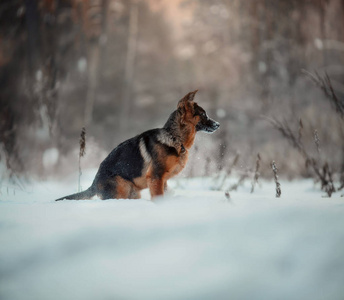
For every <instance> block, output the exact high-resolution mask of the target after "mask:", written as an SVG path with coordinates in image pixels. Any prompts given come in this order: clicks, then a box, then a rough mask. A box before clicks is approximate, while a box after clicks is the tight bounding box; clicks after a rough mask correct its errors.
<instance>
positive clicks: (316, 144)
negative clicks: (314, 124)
mask: <svg viewBox="0 0 344 300" xmlns="http://www.w3.org/2000/svg"><path fill="white" fill-rule="evenodd" d="M314 143H315V146H316V147H317V151H318V153H320V139H319V136H318V131H317V130H316V129H314Z"/></svg>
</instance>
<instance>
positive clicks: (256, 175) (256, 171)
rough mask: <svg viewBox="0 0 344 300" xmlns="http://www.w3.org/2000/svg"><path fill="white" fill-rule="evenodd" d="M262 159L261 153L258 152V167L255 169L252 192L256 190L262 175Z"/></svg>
mask: <svg viewBox="0 0 344 300" xmlns="http://www.w3.org/2000/svg"><path fill="white" fill-rule="evenodd" d="M260 161H261V158H260V154H259V153H258V154H257V160H256V169H255V171H254V177H253V181H252V188H251V193H253V192H254V187H255V185H256V183H258V179H259V176H260V173H259V169H260Z"/></svg>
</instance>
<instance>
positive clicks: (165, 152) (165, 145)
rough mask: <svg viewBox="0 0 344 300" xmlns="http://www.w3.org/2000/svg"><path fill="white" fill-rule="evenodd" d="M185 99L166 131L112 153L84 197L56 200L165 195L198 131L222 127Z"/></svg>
mask: <svg viewBox="0 0 344 300" xmlns="http://www.w3.org/2000/svg"><path fill="white" fill-rule="evenodd" d="M196 92H197V90H196V91H193V92H190V93H188V94H187V95H185V97H184V98H182V99H181V100H180V101H179V102H178V107H177V109H176V110H175V111H174V112H173V113H172V114H171V115H170V117H169V118H168V120H167V122H166V124H165V125H164V127H163V128H158V129H152V130H148V131H146V132H144V133H141V134H139V135H137V136H136V137H133V138H131V139H129V140H127V141H125V142H123V143H121V144H120V145H118V146H117V147H116V148H115V149H113V150H112V151H111V153H110V154H109V155H108V156H107V157H106V158H105V159H104V161H103V162H102V163H101V164H100V166H99V170H98V172H97V174H96V177H95V179H94V180H93V183H92V185H91V186H90V187H89V188H88V189H87V190H85V191H83V192H81V193H76V194H72V195H69V196H65V197H62V198H59V199H57V200H56V201H59V200H64V199H67V200H82V199H90V198H91V197H93V196H95V195H97V196H98V197H99V198H101V199H103V200H105V199H127V198H130V199H138V198H140V196H141V195H140V191H141V190H142V189H145V188H147V187H148V188H149V191H150V194H151V196H152V199H153V198H154V197H157V196H161V195H163V194H164V191H165V190H166V187H167V184H166V183H167V180H168V179H170V178H171V177H173V176H175V175H177V174H178V173H179V172H180V171H181V170H182V169H183V168H184V167H185V165H186V162H187V160H188V150H189V149H190V148H191V146H192V144H193V143H194V140H195V135H196V132H197V131H205V132H209V133H211V132H214V131H215V130H216V129H218V128H219V126H220V124H219V123H218V122H215V121H214V120H212V119H210V118H209V117H208V116H207V113H206V112H205V110H204V109H203V108H202V107H200V106H199V105H197V103H195V102H194V101H193V99H194V97H195V94H196Z"/></svg>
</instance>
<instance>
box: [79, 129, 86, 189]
mask: <svg viewBox="0 0 344 300" xmlns="http://www.w3.org/2000/svg"><path fill="white" fill-rule="evenodd" d="M79 144H80V151H79V183H78V192H81V185H80V179H81V174H82V172H81V157H83V156H84V155H85V154H86V152H85V151H86V129H85V127H82V129H81V134H80V140H79Z"/></svg>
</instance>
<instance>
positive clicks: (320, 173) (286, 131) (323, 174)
mask: <svg viewBox="0 0 344 300" xmlns="http://www.w3.org/2000/svg"><path fill="white" fill-rule="evenodd" d="M266 119H267V120H268V121H269V122H270V123H271V124H272V126H273V127H274V128H275V129H277V130H278V131H279V132H280V133H281V134H282V135H283V136H284V137H285V138H286V139H287V140H288V141H289V143H290V144H291V145H292V146H293V147H294V148H295V149H297V150H298V151H299V153H300V154H301V155H302V157H303V158H304V159H305V162H306V167H307V168H309V167H310V168H311V169H312V170H313V172H314V174H315V179H317V180H319V181H320V183H321V189H322V190H324V191H325V192H326V193H327V195H328V196H329V197H331V195H332V193H333V192H335V191H336V189H335V188H334V185H333V179H332V172H331V170H330V168H329V167H328V163H327V162H326V163H325V164H324V166H323V167H320V166H319V164H318V161H317V160H316V159H314V158H313V157H311V156H310V155H309V154H308V153H307V152H306V150H305V147H304V145H303V143H302V141H301V140H299V139H298V138H297V137H296V135H295V134H294V133H293V131H292V130H291V129H290V127H289V125H288V123H287V122H286V121H284V122H283V123H282V122H280V121H278V120H276V119H270V118H266ZM319 142H320V141H319Z"/></svg>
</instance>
